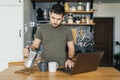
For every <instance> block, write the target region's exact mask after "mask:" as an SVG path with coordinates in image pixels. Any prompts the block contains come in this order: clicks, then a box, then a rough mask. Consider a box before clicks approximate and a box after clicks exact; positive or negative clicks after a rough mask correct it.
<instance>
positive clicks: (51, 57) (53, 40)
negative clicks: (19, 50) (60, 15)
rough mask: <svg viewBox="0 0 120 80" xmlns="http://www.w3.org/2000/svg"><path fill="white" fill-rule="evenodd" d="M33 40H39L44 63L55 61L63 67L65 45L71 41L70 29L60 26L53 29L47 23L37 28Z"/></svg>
mask: <svg viewBox="0 0 120 80" xmlns="http://www.w3.org/2000/svg"><path fill="white" fill-rule="evenodd" d="M35 38H38V39H40V40H41V44H42V45H43V53H42V57H43V58H44V60H46V61H56V62H58V63H59V65H64V64H65V61H66V57H67V54H66V50H65V48H66V44H67V42H68V41H72V40H73V37H72V32H71V29H70V27H66V26H64V25H62V24H61V25H60V26H59V27H57V28H55V27H52V26H51V25H50V24H49V23H47V24H44V25H41V26H40V28H38V30H37V32H36V35H35Z"/></svg>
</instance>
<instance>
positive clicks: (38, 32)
mask: <svg viewBox="0 0 120 80" xmlns="http://www.w3.org/2000/svg"><path fill="white" fill-rule="evenodd" d="M35 38H37V39H40V40H41V39H42V26H40V27H39V28H38V29H37V31H36V34H35Z"/></svg>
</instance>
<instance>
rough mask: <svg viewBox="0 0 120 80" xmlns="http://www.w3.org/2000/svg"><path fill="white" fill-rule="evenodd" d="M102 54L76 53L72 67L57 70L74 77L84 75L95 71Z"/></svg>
mask: <svg viewBox="0 0 120 80" xmlns="http://www.w3.org/2000/svg"><path fill="white" fill-rule="evenodd" d="M103 54H104V52H103V51H101V52H89V53H77V56H76V60H75V62H74V67H73V68H72V69H69V68H65V67H64V68H58V70H59V71H62V72H64V73H67V74H70V75H74V74H79V73H85V72H90V71H95V70H96V69H97V67H98V66H99V63H100V61H101V59H102V56H103Z"/></svg>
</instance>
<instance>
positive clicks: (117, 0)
mask: <svg viewBox="0 0 120 80" xmlns="http://www.w3.org/2000/svg"><path fill="white" fill-rule="evenodd" d="M94 2H95V3H98V2H100V3H120V0H94Z"/></svg>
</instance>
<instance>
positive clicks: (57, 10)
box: [50, 4, 65, 15]
mask: <svg viewBox="0 0 120 80" xmlns="http://www.w3.org/2000/svg"><path fill="white" fill-rule="evenodd" d="M50 12H53V13H56V14H62V15H64V14H65V9H64V6H62V5H60V4H54V5H53V6H52V7H51V9H50Z"/></svg>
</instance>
